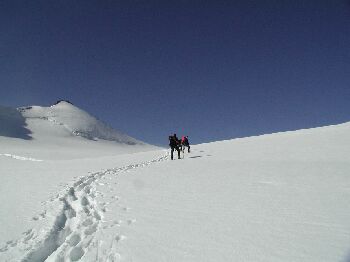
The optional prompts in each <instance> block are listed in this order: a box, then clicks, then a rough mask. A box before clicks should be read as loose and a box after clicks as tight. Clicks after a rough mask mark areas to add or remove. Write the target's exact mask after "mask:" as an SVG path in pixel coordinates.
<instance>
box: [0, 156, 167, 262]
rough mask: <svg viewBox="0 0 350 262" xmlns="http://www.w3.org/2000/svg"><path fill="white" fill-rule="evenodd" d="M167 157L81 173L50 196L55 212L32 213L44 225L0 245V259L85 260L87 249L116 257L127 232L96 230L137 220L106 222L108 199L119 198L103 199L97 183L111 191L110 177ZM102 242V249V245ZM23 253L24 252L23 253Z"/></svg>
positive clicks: (107, 258) (98, 255)
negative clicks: (112, 232) (73, 181)
mask: <svg viewBox="0 0 350 262" xmlns="http://www.w3.org/2000/svg"><path fill="white" fill-rule="evenodd" d="M166 159H168V155H167V154H166V155H163V156H161V157H159V158H157V159H154V160H151V161H147V162H143V163H139V164H132V165H128V166H124V167H119V168H113V169H107V170H104V171H101V172H96V173H91V174H89V175H87V176H84V177H80V178H79V179H78V180H77V181H76V182H75V183H73V185H71V186H70V187H68V188H67V189H66V190H65V192H64V193H63V194H61V195H58V196H57V197H56V198H55V199H53V200H52V202H51V205H53V206H56V209H55V210H57V207H59V212H58V213H56V214H50V213H49V212H48V211H44V212H43V213H41V214H40V215H38V216H35V217H33V220H44V219H47V220H48V223H47V225H46V226H45V228H33V229H30V230H28V231H26V232H24V233H23V237H22V238H20V239H19V240H17V241H8V242H7V243H6V245H5V246H3V247H0V260H1V261H26V262H27V261H28V262H34V261H35V262H37V261H55V262H61V261H62V262H63V261H79V260H80V261H86V260H84V256H85V255H86V254H87V253H90V254H89V256H88V257H89V258H91V257H94V259H95V260H96V261H118V260H119V259H120V258H121V256H120V254H119V253H118V252H117V246H118V244H119V243H120V242H121V241H123V240H124V239H125V238H126V236H124V235H122V234H119V233H118V234H116V235H113V236H105V237H104V241H102V240H98V239H97V238H96V234H97V233H99V234H103V230H104V229H107V228H112V227H115V226H116V227H121V226H122V225H125V226H130V225H132V224H133V223H135V222H136V219H134V218H130V219H128V220H126V221H122V220H114V221H111V223H109V224H108V223H106V222H107V221H104V220H103V219H104V213H105V212H107V211H108V209H107V205H108V204H109V202H108V201H118V200H119V197H118V196H117V195H114V196H112V198H111V200H107V199H104V195H103V194H102V193H101V192H99V191H98V187H109V191H110V192H112V190H113V189H112V187H113V185H112V184H111V181H112V177H115V176H116V175H118V174H120V173H123V172H127V171H128V170H132V169H136V168H142V167H146V166H149V165H151V164H154V163H157V162H161V161H164V160H166ZM109 180H110V181H109ZM98 200H102V201H98ZM120 212H128V207H122V208H121V210H120ZM50 221H52V222H50ZM105 241H109V242H108V245H109V247H108V249H106V248H105V246H106V243H101V242H105ZM102 245H103V246H104V248H103V249H101V246H102ZM99 251H100V252H99ZM91 253H93V255H91ZM23 254H25V255H24V257H23Z"/></svg>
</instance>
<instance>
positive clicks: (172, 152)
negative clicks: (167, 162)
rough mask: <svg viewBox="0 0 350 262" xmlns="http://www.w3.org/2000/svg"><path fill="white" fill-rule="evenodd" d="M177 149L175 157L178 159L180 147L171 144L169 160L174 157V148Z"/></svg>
mask: <svg viewBox="0 0 350 262" xmlns="http://www.w3.org/2000/svg"><path fill="white" fill-rule="evenodd" d="M175 149H176V150H177V157H178V158H179V159H180V148H179V147H177V146H172V147H171V160H173V159H174V150H175Z"/></svg>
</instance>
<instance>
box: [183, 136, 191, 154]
mask: <svg viewBox="0 0 350 262" xmlns="http://www.w3.org/2000/svg"><path fill="white" fill-rule="evenodd" d="M181 145H182V152H184V151H185V147H187V149H188V153H190V148H191V147H190V142H188V136H183V137H182V139H181Z"/></svg>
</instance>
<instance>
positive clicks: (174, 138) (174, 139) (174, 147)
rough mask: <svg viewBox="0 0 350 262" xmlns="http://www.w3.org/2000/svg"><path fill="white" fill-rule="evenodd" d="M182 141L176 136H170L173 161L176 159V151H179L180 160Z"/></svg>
mask: <svg viewBox="0 0 350 262" xmlns="http://www.w3.org/2000/svg"><path fill="white" fill-rule="evenodd" d="M179 144H180V141H179V139H178V138H177V136H176V134H174V135H173V136H169V146H170V148H171V160H173V159H174V150H176V151H177V157H178V158H179V159H180V148H179Z"/></svg>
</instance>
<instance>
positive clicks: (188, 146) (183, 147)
mask: <svg viewBox="0 0 350 262" xmlns="http://www.w3.org/2000/svg"><path fill="white" fill-rule="evenodd" d="M185 147H187V149H188V153H189V152H190V148H191V147H190V144H189V143H186V144H183V145H182V152H185Z"/></svg>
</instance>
